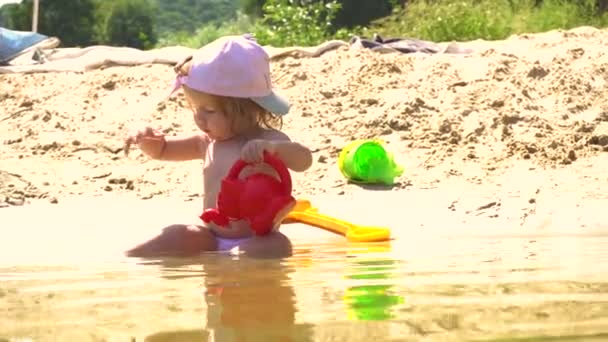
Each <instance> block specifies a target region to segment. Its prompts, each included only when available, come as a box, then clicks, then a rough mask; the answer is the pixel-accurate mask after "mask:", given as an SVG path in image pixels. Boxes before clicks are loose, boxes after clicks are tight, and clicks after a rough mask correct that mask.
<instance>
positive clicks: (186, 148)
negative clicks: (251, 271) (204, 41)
mask: <svg viewBox="0 0 608 342" xmlns="http://www.w3.org/2000/svg"><path fill="white" fill-rule="evenodd" d="M175 69H176V72H177V79H176V83H175V88H174V89H173V91H174V92H175V91H176V90H178V89H179V88H182V89H183V90H184V94H185V97H186V99H187V101H188V102H189V104H190V106H191V107H192V111H193V114H194V122H195V123H196V125H197V127H198V128H199V129H200V130H201V132H200V133H199V134H196V135H193V136H190V137H184V138H179V139H169V138H166V137H165V136H164V135H163V134H162V133H161V132H159V131H156V130H154V129H152V128H150V127H146V128H145V129H143V130H141V131H139V132H138V133H137V134H135V135H132V136H129V137H128V138H127V139H126V141H125V145H126V148H125V151H128V147H129V146H130V145H131V144H137V145H138V146H139V148H140V150H142V151H143V152H144V153H145V154H146V155H148V156H149V157H150V158H154V159H158V160H170V161H182V160H193V159H202V160H203V177H204V190H205V194H204V204H203V206H204V208H203V210H204V209H208V208H214V207H215V206H216V200H217V195H218V192H219V190H220V185H221V181H222V179H223V178H224V177H225V176H226V175H227V174H228V170H229V169H230V168H231V167H232V165H233V164H234V163H235V162H236V161H237V160H238V159H243V160H244V161H246V162H250V163H255V164H254V165H255V166H254V167H248V168H245V169H244V170H243V172H242V173H241V177H245V176H246V175H247V174H251V173H252V172H265V173H269V174H272V175H274V176H275V177H277V175H276V173H275V172H274V170H273V169H271V168H270V167H269V166H268V165H266V164H263V163H261V161H262V158H263V153H264V151H267V152H269V153H272V154H274V155H275V156H276V157H278V158H279V159H280V160H282V161H283V163H284V164H285V166H287V168H288V169H290V170H292V171H295V172H302V171H305V170H307V169H308V168H309V167H310V166H311V164H312V154H311V151H310V150H309V149H308V148H306V147H305V146H303V145H301V144H299V143H296V142H292V141H290V139H289V137H288V136H287V135H286V134H285V133H282V132H281V131H279V130H278V129H277V127H278V126H280V124H281V123H282V118H281V116H282V115H285V114H287V112H288V111H289V107H290V105H289V103H288V102H287V101H286V100H284V99H283V98H281V97H280V96H279V95H278V94H276V93H275V92H274V91H273V89H272V85H271V81H270V66H269V58H268V55H267V54H266V52H265V51H264V50H263V48H262V47H261V46H259V45H258V44H257V43H256V42H255V41H254V40H253V39H251V38H250V37H247V36H227V37H223V38H220V39H218V40H216V41H214V42H212V43H210V44H208V45H206V46H204V47H202V48H201V49H199V50H198V51H196V53H195V54H194V55H193V56H192V58H189V59H187V60H186V61H185V62H183V63H180V64H178V65H176V67H175ZM201 212H202V211H201ZM236 246H238V247H239V249H240V250H244V251H245V252H251V253H252V254H253V253H260V252H264V251H265V253H270V254H273V253H277V254H279V255H281V254H286V253H289V252H290V250H291V249H290V247H291V246H290V244H289V241H288V239H287V238H286V237H285V236H284V235H282V234H280V233H279V232H278V231H273V232H272V233H270V234H269V235H266V236H263V237H260V238H258V237H255V236H254V235H253V233H252V231H251V229H250V228H249V226H248V224H247V223H246V222H241V221H234V222H232V223H231V224H230V226H229V227H218V226H215V225H214V224H212V223H210V224H206V225H205V226H196V225H172V226H170V227H167V228H165V229H164V230H163V232H162V233H161V235H159V236H157V237H156V238H154V239H152V240H150V241H148V242H145V243H143V244H141V245H139V246H137V247H135V248H133V249H131V250H130V251H128V255H130V256H136V257H146V256H155V255H161V254H182V255H184V254H196V253H199V252H201V251H214V250H229V249H232V248H234V247H236Z"/></svg>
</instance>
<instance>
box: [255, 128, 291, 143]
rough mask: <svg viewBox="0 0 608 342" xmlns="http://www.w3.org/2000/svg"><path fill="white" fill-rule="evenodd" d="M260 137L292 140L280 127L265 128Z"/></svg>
mask: <svg viewBox="0 0 608 342" xmlns="http://www.w3.org/2000/svg"><path fill="white" fill-rule="evenodd" d="M259 138H260V139H265V140H287V141H288V140H291V139H290V138H289V136H288V135H287V134H285V133H284V132H281V131H279V130H278V129H273V128H265V129H263V130H262V131H261V132H260V136H259Z"/></svg>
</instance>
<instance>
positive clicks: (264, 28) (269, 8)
mask: <svg viewBox="0 0 608 342" xmlns="http://www.w3.org/2000/svg"><path fill="white" fill-rule="evenodd" d="M340 6H341V5H340V4H339V3H338V1H336V0H332V1H329V2H327V3H322V2H315V1H311V2H308V3H302V2H297V1H294V0H266V3H265V4H264V8H263V10H264V16H263V17H262V18H261V19H260V21H259V22H258V23H257V25H256V28H255V36H256V38H257V39H258V41H259V42H260V43H261V44H265V45H272V46H289V45H301V46H312V45H316V44H319V43H321V42H323V41H324V40H326V39H328V38H330V36H331V32H332V28H333V26H332V22H333V20H334V18H335V17H336V14H337V13H338V11H339V10H340Z"/></svg>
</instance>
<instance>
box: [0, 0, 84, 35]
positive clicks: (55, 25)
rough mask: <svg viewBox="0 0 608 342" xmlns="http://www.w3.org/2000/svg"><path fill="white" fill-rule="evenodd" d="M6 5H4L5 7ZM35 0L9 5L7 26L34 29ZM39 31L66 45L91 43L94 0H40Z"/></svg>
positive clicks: (15, 28)
mask: <svg viewBox="0 0 608 342" xmlns="http://www.w3.org/2000/svg"><path fill="white" fill-rule="evenodd" d="M3 7H4V6H3ZM32 10H33V1H32V0H24V1H23V2H22V3H20V4H18V5H13V6H7V11H8V15H6V14H5V15H3V16H5V17H9V18H10V19H9V20H7V28H9V29H14V30H21V31H30V30H31V29H32ZM39 13H40V14H39V18H38V32H40V33H42V34H45V35H48V36H57V37H60V39H61V41H62V44H63V46H78V45H90V44H91V43H93V42H94V41H93V36H94V34H93V32H94V26H95V0H53V1H41V2H40V11H39Z"/></svg>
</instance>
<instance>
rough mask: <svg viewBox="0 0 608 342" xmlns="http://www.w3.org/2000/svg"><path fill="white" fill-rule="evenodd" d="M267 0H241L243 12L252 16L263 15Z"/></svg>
mask: <svg viewBox="0 0 608 342" xmlns="http://www.w3.org/2000/svg"><path fill="white" fill-rule="evenodd" d="M265 2H266V0H240V4H241V9H242V10H243V12H244V13H245V14H247V15H249V16H252V17H256V18H257V17H261V16H262V15H263V14H264V11H263V8H264V3H265Z"/></svg>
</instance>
